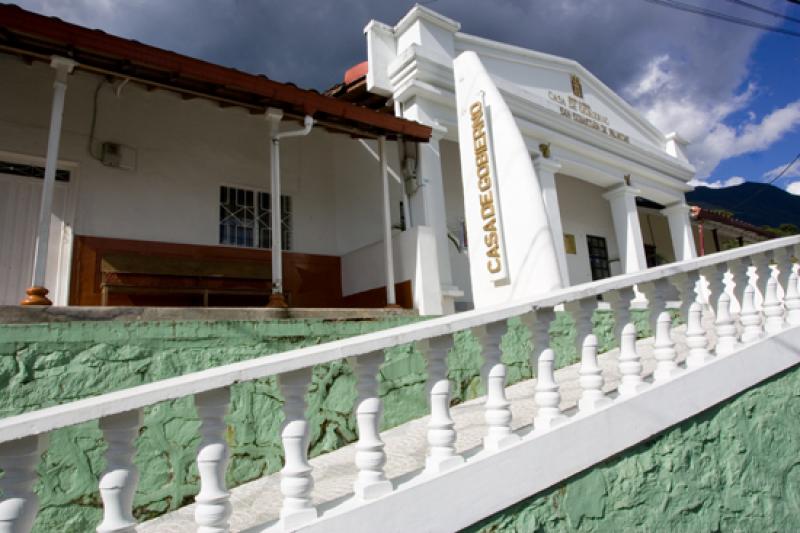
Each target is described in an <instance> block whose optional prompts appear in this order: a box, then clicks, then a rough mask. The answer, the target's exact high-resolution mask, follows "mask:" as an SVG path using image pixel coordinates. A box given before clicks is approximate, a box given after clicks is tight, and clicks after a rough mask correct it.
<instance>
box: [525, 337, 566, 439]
mask: <svg viewBox="0 0 800 533" xmlns="http://www.w3.org/2000/svg"><path fill="white" fill-rule="evenodd" d="M555 359H556V354H555V352H554V351H553V350H552V349H551V348H546V349H545V350H543V351H542V353H541V354H540V355H539V364H538V366H537V372H536V393H535V394H534V396H533V399H534V402H535V403H536V407H537V411H536V417H535V418H534V419H533V428H534V430H535V431H536V430H546V429H550V428H552V427H554V426H556V425H558V424H560V423H562V422H564V421H565V420H566V419H567V417H566V416H564V415H563V414H562V413H561V409H560V407H559V404H560V403H561V394H560V393H559V392H558V383H556V376H555V370H554V366H555Z"/></svg>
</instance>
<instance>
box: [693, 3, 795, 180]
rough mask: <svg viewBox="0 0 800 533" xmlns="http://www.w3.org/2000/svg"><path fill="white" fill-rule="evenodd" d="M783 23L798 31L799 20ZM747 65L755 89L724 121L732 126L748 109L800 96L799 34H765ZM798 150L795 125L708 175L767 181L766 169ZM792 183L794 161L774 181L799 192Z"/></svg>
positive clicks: (761, 111)
mask: <svg viewBox="0 0 800 533" xmlns="http://www.w3.org/2000/svg"><path fill="white" fill-rule="evenodd" d="M792 14H795V16H798V17H800V6H797V7H795V8H794V9H793V10H792ZM783 27H785V28H787V29H792V30H794V31H800V24H789V23H787V24H784V25H783ZM750 65H751V66H750V69H749V75H748V81H749V82H752V83H755V84H756V85H757V87H758V89H757V91H756V95H755V96H754V98H753V100H752V102H750V104H749V105H748V106H747V107H746V108H745V109H743V110H742V111H740V112H737V113H735V114H733V115H731V117H730V119H729V120H727V121H726V122H728V123H729V125H731V126H735V125H736V124H740V123H741V122H744V121H747V120H748V119H749V117H748V113H749V112H752V113H755V115H756V117H763V116H764V115H767V114H769V113H770V112H772V111H774V110H775V109H779V108H784V107H786V106H787V105H789V104H791V103H792V102H794V101H796V100H798V99H800V38H797V37H790V36H784V35H780V34H772V33H768V34H765V35H764V36H763V37H762V38H761V39H760V40H759V42H758V45H757V46H756V48H755V51H754V53H753V54H752V57H751V59H750ZM745 85H746V84H745ZM798 152H800V127H797V126H795V127H794V128H793V129H791V130H789V131H788V132H787V133H786V135H784V136H783V137H782V138H781V139H780V140H778V141H776V142H775V143H774V144H772V145H771V146H770V147H769V148H768V149H766V150H761V151H755V152H752V153H749V154H745V155H741V156H738V157H733V158H730V159H726V160H724V161H722V162H721V163H720V164H719V166H718V167H717V168H716V169H714V171H713V172H712V173H711V176H710V177H709V178H708V179H709V181H712V182H720V183H722V182H725V181H727V180H730V179H731V178H735V177H737V176H738V177H742V178H744V179H746V180H748V181H768V180H769V178H770V177H772V176H774V174H773V175H767V176H765V174H766V173H767V172H769V171H771V170H773V169H782V168H783V167H784V166H786V164H788V163H789V162H790V161H791V160H792V159H794V157H795V156H796V155H797V154H798ZM795 167H797V168H795ZM736 181H738V180H736ZM792 183H797V184H799V185H800V166H798V165H797V164H795V165H794V166H793V167H792V170H791V171H787V172H786V173H785V174H784V176H783V177H782V178H780V179H779V180H778V181H776V182H775V185H777V186H780V187H782V188H784V189H785V188H787V187H790V190H792V191H793V192H795V193H800V189H797V187H798V185H795V186H794V187H791V184H792Z"/></svg>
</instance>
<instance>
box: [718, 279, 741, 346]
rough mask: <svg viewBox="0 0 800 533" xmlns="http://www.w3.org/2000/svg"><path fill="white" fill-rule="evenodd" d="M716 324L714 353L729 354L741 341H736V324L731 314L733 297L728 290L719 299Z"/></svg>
mask: <svg viewBox="0 0 800 533" xmlns="http://www.w3.org/2000/svg"><path fill="white" fill-rule="evenodd" d="M714 326H715V328H716V333H717V345H716V346H715V347H714V353H716V354H717V355H718V356H720V355H728V354H729V353H731V352H733V351H734V350H735V349H736V347H737V346H738V344H739V343H738V342H737V341H736V324H735V323H734V321H733V317H732V316H731V297H730V295H729V294H728V293H727V292H723V293H722V294H720V296H719V299H718V300H717V319H716V321H715V322H714Z"/></svg>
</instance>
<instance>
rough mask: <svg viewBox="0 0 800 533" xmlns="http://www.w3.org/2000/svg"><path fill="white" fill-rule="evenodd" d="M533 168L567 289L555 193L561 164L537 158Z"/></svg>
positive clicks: (567, 274)
mask: <svg viewBox="0 0 800 533" xmlns="http://www.w3.org/2000/svg"><path fill="white" fill-rule="evenodd" d="M533 166H534V167H535V168H536V177H537V178H539V186H540V187H541V188H542V199H543V200H544V209H545V211H546V212H547V220H548V222H549V225H550V234H551V235H552V236H553V245H554V246H555V248H556V256H557V258H558V269H559V271H560V272H561V280H562V282H563V284H564V286H565V287H568V286H569V284H570V283H569V270H568V268H567V252H566V250H565V248H564V228H563V227H562V225H561V209H560V208H559V206H558V192H557V191H556V172H558V171H559V170H561V163H559V162H558V161H556V160H555V159H547V158H545V157H543V156H539V157H536V158H535V159H534V160H533Z"/></svg>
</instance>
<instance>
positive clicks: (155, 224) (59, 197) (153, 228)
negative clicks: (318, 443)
mask: <svg viewBox="0 0 800 533" xmlns="http://www.w3.org/2000/svg"><path fill="white" fill-rule="evenodd" d="M0 71H2V72H3V73H4V76H3V77H2V79H1V80H0V100H1V101H3V102H5V103H6V105H3V106H0V161H3V162H10V163H19V164H26V165H34V166H39V167H44V156H45V152H46V144H47V138H48V128H49V117H50V107H51V106H50V102H51V99H52V90H53V89H52V88H53V78H54V71H53V69H52V68H50V67H49V66H48V64H46V63H43V62H33V63H31V64H27V63H25V62H23V61H22V60H20V59H18V58H16V57H14V56H11V55H5V54H0ZM102 80H103V78H101V77H100V76H97V75H94V74H90V73H87V72H85V71H82V70H79V69H76V70H75V72H74V73H73V74H71V75H70V76H69V78H68V88H67V91H66V102H65V108H64V118H63V127H62V135H61V146H60V150H59V154H58V159H59V168H60V169H68V170H70V180H69V182H68V183H62V182H56V193H55V201H54V205H53V226H52V227H53V230H52V231H51V235H50V253H49V256H48V268H47V286H48V288H49V289H50V297H51V298H52V299H53V301H54V303H56V304H57V305H66V304H67V302H68V297H69V282H70V279H69V278H70V270H71V269H70V263H71V257H70V255H71V251H72V240H73V236H74V235H81V236H97V237H109V238H118V239H132V240H141V241H158V242H166V243H179V244H194V245H219V242H220V241H219V231H220V230H219V224H220V214H219V200H220V187H221V186H225V185H227V186H233V187H237V188H244V189H251V190H256V191H267V192H268V191H269V190H270V185H269V184H270V173H269V168H270V166H269V165H270V163H269V144H270V129H269V122H268V120H267V119H266V117H265V116H264V115H256V114H251V113H249V112H248V111H247V110H245V109H242V108H237V107H221V106H219V105H217V104H215V103H213V102H210V101H207V100H204V99H202V98H197V99H188V100H186V99H182V98H181V97H180V96H179V95H177V94H175V93H172V92H168V91H163V90H155V91H148V90H147V89H146V88H145V87H144V86H142V85H139V84H136V83H129V84H126V85H125V86H122V87H121V89H120V90H119V94H116V91H115V89H119V88H120V84H121V82H120V81H116V82H115V83H114V85H111V84H108V83H104V84H103V86H102V87H101V88H100V90H99V93H98V101H97V108H96V110H94V109H93V108H94V105H93V102H94V94H95V91H96V89H97V87H98V84H99V83H100V82H101V81H102ZM94 113H96V125H95V133H94V143H93V147H92V149H93V151H94V155H90V153H89V133H90V128H91V122H92V116H93V114H94ZM285 127H286V128H295V127H296V126H295V125H294V124H293V123H288V124H287V125H286V126H285ZM107 141H110V142H115V143H119V144H121V145H124V146H125V147H128V148H130V150H131V153H132V154H133V159H130V161H131V162H132V166H133V168H131V169H121V168H112V167H109V166H105V165H103V164H102V163H101V162H100V161H98V160H97V159H96V157H95V156H97V155H98V152H99V150H100V146H101V144H102V143H103V142H107ZM365 142H367V143H368V145H369V147H370V148H371V150H372V151H373V152H375V151H376V142H375V141H365ZM387 151H388V158H387V159H388V162H389V167H390V168H391V170H392V171H393V172H394V173H395V174H397V173H398V172H399V161H398V155H397V143H395V142H388V143H387ZM127 162H128V161H127V160H126V164H127ZM281 174H282V194H284V195H287V196H289V197H291V201H292V246H291V251H292V252H298V253H304V254H320V255H328V256H337V257H342V256H346V255H347V254H349V253H351V252H354V251H356V250H359V249H361V248H363V247H366V246H370V245H375V244H378V243H381V242H382V239H383V229H382V228H383V208H382V190H381V172H380V164H379V161H378V160H377V159H376V156H374V155H373V154H372V153H370V151H369V150H367V149H366V148H365V147H364V146H363V145H362V143H361V142H359V141H358V140H356V139H353V138H351V137H350V136H349V135H340V134H333V133H329V132H327V131H324V130H323V129H322V128H315V129H314V130H313V131H312V133H311V134H310V135H309V136H308V137H303V138H293V139H286V140H284V141H282V142H281ZM41 187H42V180H41V179H37V178H33V177H25V176H16V175H10V174H9V175H6V174H2V171H0V191H2V192H3V197H2V200H3V201H2V202H0V220H3V221H4V224H3V228H2V230H0V242H2V243H3V250H4V253H3V256H2V260H1V261H0V273H2V277H0V297H2V299H0V304H16V303H18V302H19V301H20V300H21V299H22V296H24V289H25V288H26V287H29V286H30V282H31V274H32V263H33V249H34V243H35V238H36V220H37V217H38V211H39V195H40V194H41ZM402 190H403V189H402V186H401V184H400V183H399V182H398V181H397V180H395V179H391V180H390V191H389V192H390V216H391V221H392V225H393V226H395V227H399V226H400V224H401V209H400V202H401V200H402V198H403V195H402ZM12 222H13V223H12ZM421 229H424V228H421ZM394 234H395V237H399V236H401V232H400V231H399V230H397V229H395V230H394ZM418 234H419V232H415V233H414V235H418ZM407 240H408V239H407V238H404V239H401V241H402V242H403V243H404V244H397V243H396V245H395V246H400V247H401V248H402V247H409V246H410V244H409V243H405V241H407ZM411 248H412V249H413V246H411ZM12 250H13V251H15V252H16V253H7V252H11V251H12ZM434 250H435V248H434ZM428 255H430V254H428ZM434 255H435V254H434ZM415 259H416V254H407V260H408V261H411V264H410V265H405V264H404V263H403V261H404V260H405V259H404V257H403V256H402V255H401V256H400V257H397V258H396V261H397V262H399V263H400V264H399V265H398V266H397V267H396V269H397V270H398V271H401V272H416V270H415V268H414V263H413V262H414V261H415ZM379 261H380V262H381V263H382V262H383V259H382V257H379ZM427 263H428V264H432V265H433V268H434V269H437V268H438V267H437V266H436V260H435V257H434V258H428V259H427ZM345 264H346V265H348V266H349V267H350V268H356V269H357V270H361V271H366V270H370V271H371V270H373V269H374V270H375V271H377V272H383V269H382V267H381V265H380V264H378V265H374V266H373V265H371V264H370V265H359V264H356V265H353V263H352V261H351V262H345ZM343 268H345V267H344V265H343ZM428 268H430V266H428ZM354 276H356V277H357V276H358V273H355V274H354V273H352V272H343V273H342V277H343V281H344V283H343V288H345V290H347V289H346V288H347V287H350V284H349V282H348V281H347V280H349V279H351V278H353V277H354ZM373 277H374V276H373ZM396 280H397V281H398V282H400V281H404V280H409V281H412V285H414V286H415V287H416V285H417V282H416V281H415V280H414V278H409V277H406V278H399V277H398V278H396ZM374 281H375V284H374V285H372V286H365V283H364V282H362V283H360V284H359V285H358V287H360V288H361V289H372V288H377V287H381V286H383V285H385V279H375V280H374ZM415 290H416V288H415ZM347 295H348V293H345V294H344V296H347ZM434 300H435V301H436V305H433V307H431V306H430V305H428V306H427V310H428V312H429V313H432V314H438V313H441V308H440V305H439V301H440V296H439V295H438V293H437V294H436V295H434ZM415 303H416V304H417V307H419V306H420V305H422V304H421V303H420V302H415Z"/></svg>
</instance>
